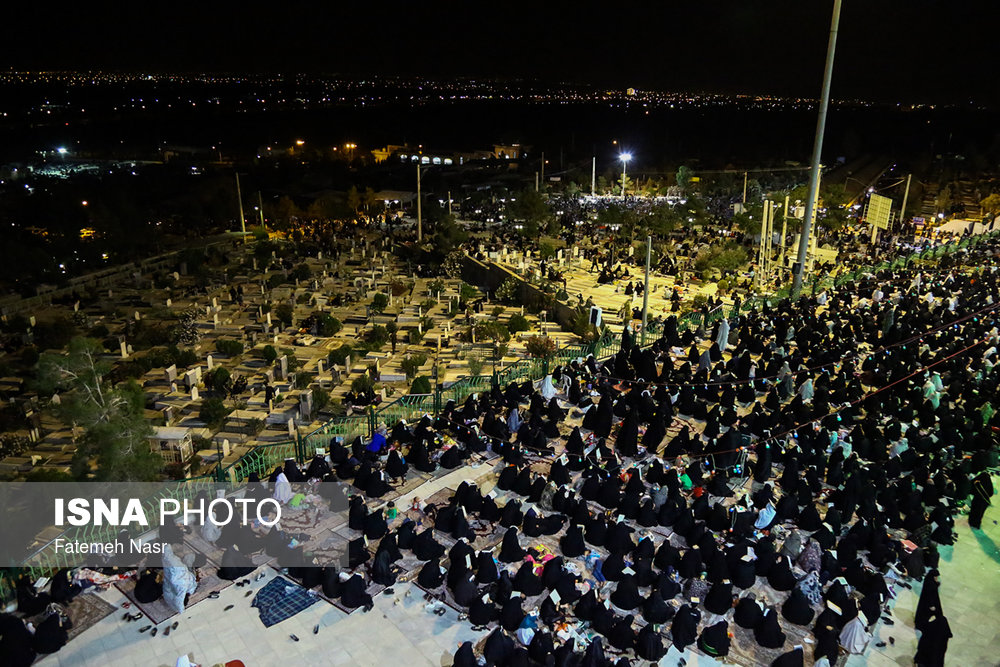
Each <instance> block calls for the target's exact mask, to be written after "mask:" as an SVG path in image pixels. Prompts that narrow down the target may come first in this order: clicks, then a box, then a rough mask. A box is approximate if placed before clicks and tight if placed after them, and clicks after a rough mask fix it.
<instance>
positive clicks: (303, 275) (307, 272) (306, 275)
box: [290, 262, 312, 280]
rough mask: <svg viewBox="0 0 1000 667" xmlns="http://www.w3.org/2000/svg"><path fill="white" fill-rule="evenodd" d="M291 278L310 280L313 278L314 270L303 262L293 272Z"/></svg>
mask: <svg viewBox="0 0 1000 667" xmlns="http://www.w3.org/2000/svg"><path fill="white" fill-rule="evenodd" d="M290 277H291V278H295V279H297V280H309V279H310V278H312V269H310V268H309V265H308V264H306V263H305V262H302V263H301V264H299V265H298V266H296V267H295V268H294V269H293V270H292V273H291V275H290Z"/></svg>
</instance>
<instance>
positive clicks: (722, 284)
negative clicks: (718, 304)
mask: <svg viewBox="0 0 1000 667" xmlns="http://www.w3.org/2000/svg"><path fill="white" fill-rule="evenodd" d="M715 287H716V288H717V289H718V290H719V293H720V294H725V293H726V292H728V291H729V281H728V280H726V279H725V278H723V279H722V280H720V281H719V282H717V283H715Z"/></svg>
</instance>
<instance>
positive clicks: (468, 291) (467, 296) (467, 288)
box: [458, 283, 479, 302]
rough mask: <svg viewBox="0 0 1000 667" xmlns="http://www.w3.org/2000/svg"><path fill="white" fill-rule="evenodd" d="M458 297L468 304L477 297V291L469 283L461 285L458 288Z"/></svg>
mask: <svg viewBox="0 0 1000 667" xmlns="http://www.w3.org/2000/svg"><path fill="white" fill-rule="evenodd" d="M458 296H459V298H460V299H461V300H462V301H465V302H469V301H472V300H473V299H475V298H476V297H478V296H479V290H478V289H476V288H475V287H473V286H472V285H470V284H469V283H462V285H461V286H460V287H459V288H458Z"/></svg>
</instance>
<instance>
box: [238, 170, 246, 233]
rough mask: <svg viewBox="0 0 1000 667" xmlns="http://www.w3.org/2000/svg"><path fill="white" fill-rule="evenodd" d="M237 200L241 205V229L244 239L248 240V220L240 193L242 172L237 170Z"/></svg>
mask: <svg viewBox="0 0 1000 667" xmlns="http://www.w3.org/2000/svg"><path fill="white" fill-rule="evenodd" d="M236 201H237V202H239V205H240V231H241V232H243V240H244V241H246V234H247V221H246V218H244V217H243V195H242V194H241V193H240V174H239V172H236Z"/></svg>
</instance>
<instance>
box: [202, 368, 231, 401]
mask: <svg viewBox="0 0 1000 667" xmlns="http://www.w3.org/2000/svg"><path fill="white" fill-rule="evenodd" d="M202 380H203V381H204V383H205V386H206V387H208V388H209V389H211V390H212V391H214V392H215V393H216V394H218V395H220V396H226V395H227V394H229V390H230V389H231V388H232V386H233V380H232V377H231V375H230V373H229V371H228V370H226V369H225V368H223V367H222V366H217V367H215V368H213V369H212V370H210V371H208V373H206V374H205V376H204V377H203V378H202Z"/></svg>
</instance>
